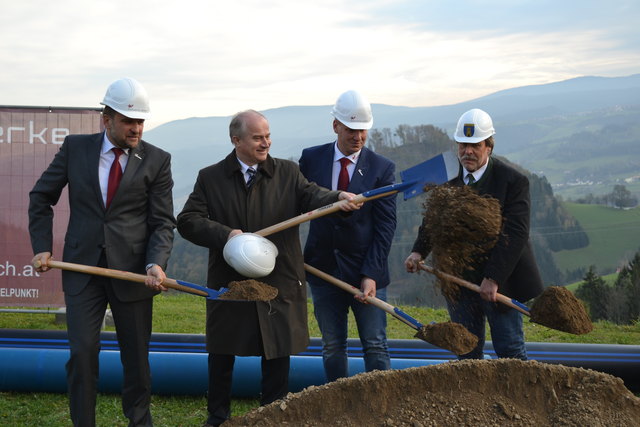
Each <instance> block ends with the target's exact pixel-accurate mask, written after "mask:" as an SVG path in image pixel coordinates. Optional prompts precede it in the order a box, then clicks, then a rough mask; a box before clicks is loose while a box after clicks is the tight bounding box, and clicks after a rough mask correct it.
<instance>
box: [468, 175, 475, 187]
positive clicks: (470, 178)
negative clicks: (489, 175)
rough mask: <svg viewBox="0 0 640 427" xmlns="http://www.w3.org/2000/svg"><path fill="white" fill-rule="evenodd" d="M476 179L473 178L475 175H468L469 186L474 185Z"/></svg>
mask: <svg viewBox="0 0 640 427" xmlns="http://www.w3.org/2000/svg"><path fill="white" fill-rule="evenodd" d="M475 182H476V179H475V178H474V177H473V174H470V173H469V174H467V185H471V184H474V183H475Z"/></svg>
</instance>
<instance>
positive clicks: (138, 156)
mask: <svg viewBox="0 0 640 427" xmlns="http://www.w3.org/2000/svg"><path fill="white" fill-rule="evenodd" d="M134 156H136V157H137V158H138V159H140V160H142V157H140V155H139V154H138V153H136V154H134Z"/></svg>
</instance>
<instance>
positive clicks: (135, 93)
mask: <svg viewBox="0 0 640 427" xmlns="http://www.w3.org/2000/svg"><path fill="white" fill-rule="evenodd" d="M100 104H102V105H106V106H109V107H111V108H113V109H114V110H116V111H117V112H118V113H120V114H122V115H123V116H126V117H129V118H130V119H143V120H146V119H148V118H150V117H151V110H150V109H149V96H148V95H147V91H146V90H145V89H144V87H143V86H142V85H141V84H140V83H139V82H138V81H137V80H134V79H132V78H129V77H125V78H123V79H119V80H116V81H115V82H113V83H111V84H110V85H109V87H108V88H107V93H106V94H105V95H104V99H103V100H102V102H101V103H100Z"/></svg>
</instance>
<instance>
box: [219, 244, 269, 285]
mask: <svg viewBox="0 0 640 427" xmlns="http://www.w3.org/2000/svg"><path fill="white" fill-rule="evenodd" d="M222 256H223V257H224V260H225V261H226V262H227V264H229V265H230V266H231V267H233V268H234V270H236V271H237V272H238V273H240V274H242V275H243V276H245V277H251V278H253V279H255V278H258V277H264V276H268V275H269V274H270V273H271V272H272V271H273V268H274V267H275V266H276V257H277V256H278V248H276V245H274V244H273V243H272V242H270V241H269V240H267V239H266V238H264V237H262V236H260V235H258V234H254V233H242V234H236V235H235V236H233V237H232V238H231V239H229V241H227V243H226V244H225V245H224V249H223V250H222Z"/></svg>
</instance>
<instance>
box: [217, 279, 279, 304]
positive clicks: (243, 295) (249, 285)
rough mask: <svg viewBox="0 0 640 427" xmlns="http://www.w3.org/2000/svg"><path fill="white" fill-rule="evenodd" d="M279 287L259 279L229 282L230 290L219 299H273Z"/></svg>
mask: <svg viewBox="0 0 640 427" xmlns="http://www.w3.org/2000/svg"><path fill="white" fill-rule="evenodd" d="M276 296H278V289H277V288H274V287H273V286H270V285H267V284H266V283H263V282H259V281H257V280H253V279H248V280H241V281H234V282H231V283H229V290H228V291H227V292H225V293H223V294H221V295H220V297H218V299H224V300H235V301H271V300H272V299H274V298H275V297H276Z"/></svg>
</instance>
